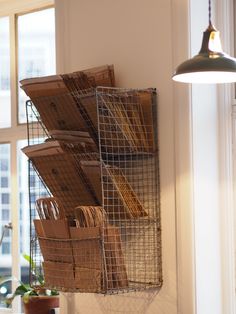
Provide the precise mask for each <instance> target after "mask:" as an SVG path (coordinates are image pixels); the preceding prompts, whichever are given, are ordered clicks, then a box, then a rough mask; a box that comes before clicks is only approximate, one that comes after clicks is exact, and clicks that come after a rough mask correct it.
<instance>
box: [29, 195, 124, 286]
mask: <svg viewBox="0 0 236 314" xmlns="http://www.w3.org/2000/svg"><path fill="white" fill-rule="evenodd" d="M36 204H37V210H38V213H39V217H40V218H41V219H40V220H34V224H35V229H36V232H37V234H38V237H39V244H40V248H41V251H42V255H43V257H44V262H43V269H44V275H45V281H46V286H47V287H50V288H57V289H62V290H64V291H77V290H78V291H81V292H101V291H103V292H104V291H107V290H108V289H109V290H110V289H115V288H125V287H127V286H128V279H127V274H126V267H125V262H124V257H123V253H122V249H121V238H120V233H119V229H118V228H117V227H114V226H111V225H109V224H108V223H107V219H106V213H105V212H104V210H103V208H102V207H98V206H96V207H91V206H90V207H88V206H83V207H81V206H80V207H77V208H75V211H74V217H75V226H72V225H71V222H69V221H68V220H67V219H66V218H65V213H64V209H63V207H61V206H59V207H58V204H60V202H59V201H58V200H56V199H55V198H44V199H39V200H37V202H36ZM55 208H57V209H58V210H57V213H58V214H57V215H55V214H53V213H52V212H53V211H55ZM61 211H63V214H62V215H61V214H60V212H61ZM104 233H105V242H104V245H105V250H104V251H103V246H102V245H101V242H102V239H103V237H104ZM107 278H108V279H107Z"/></svg>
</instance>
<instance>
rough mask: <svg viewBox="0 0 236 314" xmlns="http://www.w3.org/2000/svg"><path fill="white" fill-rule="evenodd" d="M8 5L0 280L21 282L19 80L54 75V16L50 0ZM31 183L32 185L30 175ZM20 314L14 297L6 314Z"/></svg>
mask: <svg viewBox="0 0 236 314" xmlns="http://www.w3.org/2000/svg"><path fill="white" fill-rule="evenodd" d="M6 3H7V2H6ZM14 3H15V4H14V5H15V6H16V7H14V5H12V6H11V8H9V14H6V12H4V15H2V13H1V10H2V6H0V69H1V70H0V237H1V235H2V231H3V228H4V226H6V225H8V223H9V222H12V225H13V230H14V232H12V230H11V229H4V230H5V232H4V239H3V241H2V245H1V246H0V277H4V276H13V277H16V278H19V279H21V280H22V281H25V282H27V280H28V279H27V278H28V264H27V262H26V261H25V260H24V259H23V257H22V253H27V254H29V244H30V242H29V240H30V239H29V232H30V219H29V199H28V175H27V174H28V162H27V158H26V156H24V155H23V153H22V152H21V148H22V147H23V146H26V145H27V140H26V139H27V128H26V124H25V122H26V114H25V100H26V96H25V95H24V93H23V91H22V90H21V89H20V87H19V80H21V79H25V78H29V77H36V76H45V75H52V74H55V64H56V62H55V18H54V14H55V12H54V8H53V7H52V5H53V4H54V2H53V0H41V1H40V2H39V1H37V0H32V1H27V0H22V1H16V2H14ZM35 5H36V6H38V5H40V7H35ZM31 180H33V181H35V182H37V179H36V178H33V177H32V176H31ZM18 235H19V236H18ZM12 243H14V245H12ZM19 253H20V254H19ZM19 265H20V266H21V267H20V271H19ZM0 288H2V287H1V286H0ZM6 290H7V292H4V294H3V293H2V291H6ZM9 292H11V285H10V284H7V285H6V286H5V287H4V289H0V314H1V313H2V311H3V310H1V309H2V308H4V307H5V304H4V302H3V297H4V296H5V295H6V293H9ZM20 312H21V310H20V298H19V299H18V301H16V302H15V303H14V304H13V306H12V313H20Z"/></svg>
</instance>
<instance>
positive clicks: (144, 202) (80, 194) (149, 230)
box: [23, 78, 162, 294]
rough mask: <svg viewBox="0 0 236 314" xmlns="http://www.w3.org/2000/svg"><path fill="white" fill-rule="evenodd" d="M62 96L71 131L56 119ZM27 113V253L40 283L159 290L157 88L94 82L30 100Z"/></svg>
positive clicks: (89, 289) (71, 289)
mask: <svg viewBox="0 0 236 314" xmlns="http://www.w3.org/2000/svg"><path fill="white" fill-rule="evenodd" d="M67 79H68V78H67ZM105 84H106V82H104V85H105ZM72 102H73V104H72V105H71V103H72ZM62 103H63V108H64V109H63V111H65V110H66V109H65V108H67V109H68V114H67V116H66V119H68V118H69V117H70V116H73V117H76V114H77V115H78V111H79V115H78V116H79V119H78V124H77V125H76V124H75V123H74V127H73V129H68V128H64V126H65V125H68V124H69V122H66V123H61V124H60V123H58V121H61V117H60V114H58V115H56V114H55V112H57V113H58V110H57V108H58V106H59V108H60V107H61V104H62ZM39 104H40V105H39ZM43 104H44V107H43ZM49 104H53V105H51V106H49ZM48 107H49V109H48ZM42 108H43V109H42ZM52 108H53V109H52ZM42 110H44V111H47V110H48V111H47V112H46V113H45V112H44V115H41V113H40V111H42ZM70 110H71V112H70V113H69V111H70ZM74 111H76V112H75V113H74ZM45 115H46V116H47V121H51V122H50V124H49V123H48V122H46V123H44V121H43V118H42V117H43V116H45ZM27 118H28V123H27V124H28V138H29V142H28V146H27V147H25V148H23V152H24V153H25V154H26V155H27V156H28V158H29V160H30V169H31V171H30V172H29V183H30V184H29V186H30V187H29V189H30V196H31V202H30V205H31V221H32V227H31V258H32V261H33V264H34V267H36V271H37V273H42V274H44V277H45V286H46V287H47V288H50V289H52V288H53V289H58V290H60V291H67V292H93V293H94V292H95V293H105V294H107V293H117V292H128V291H134V290H142V289H148V288H154V287H161V285H162V266H161V265H162V263H161V225H160V180H159V160H158V140H157V136H158V134H157V102H156V90H155V89H120V88H115V87H113V86H109V87H95V86H94V87H93V88H89V89H84V90H82V89H81V90H79V91H78V90H77V91H76V90H73V91H66V92H65V93H60V94H59V95H58V94H56V93H54V95H46V96H37V97H31V101H28V102H27ZM64 118H65V116H64ZM57 119H58V120H57ZM81 121H82V122H81ZM74 122H75V121H74ZM80 122H81V124H80ZM46 125H47V127H46ZM55 127H56V129H55ZM35 172H36V174H37V176H38V179H37V180H38V181H37V182H38V190H37V191H36V190H35V185H36V184H34V185H32V182H33V181H34V183H35V180H36V179H35ZM32 196H33V198H32ZM37 284H38V283H37V282H35V281H34V278H33V277H31V285H37Z"/></svg>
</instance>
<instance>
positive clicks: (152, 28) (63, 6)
mask: <svg viewBox="0 0 236 314" xmlns="http://www.w3.org/2000/svg"><path fill="white" fill-rule="evenodd" d="M171 4H172V3H171V1H170V0H159V1H156V0H146V1H143V0H129V1H127V0H119V1H115V0H114V1H111V0H100V1H94V0H86V1H83V0H67V1H63V0H58V1H56V21H57V31H58V33H57V35H58V36H57V50H58V70H59V72H65V71H73V70H80V69H81V70H82V69H86V68H89V67H93V66H97V65H102V64H114V66H115V75H116V83H117V86H121V87H138V88H145V87H156V88H157V91H158V106H159V139H160V169H161V206H162V210H161V216H162V230H163V231H162V247H163V250H162V253H163V272H164V284H163V287H162V289H161V291H160V292H159V293H158V294H157V293H155V292H153V291H147V292H141V293H130V294H125V295H119V296H106V297H101V296H97V295H96V296H93V295H81V294H78V295H76V298H75V299H73V301H71V302H70V305H69V309H68V311H67V313H68V314H72V313H73V314H74V313H80V314H83V313H84V314H89V313H96V314H97V313H103V314H105V313H116V312H118V311H120V313H158V314H162V313H168V314H174V313H177V294H176V285H177V280H176V267H177V265H176V228H175V172H174V158H175V156H174V115H173V106H174V100H173V84H172V80H171V76H172V70H173V66H172V42H171V40H172V21H171V18H172V7H171ZM71 297H72V296H71ZM70 300H71V299H70ZM73 304H74V305H73ZM65 308H66V306H65V307H64V309H63V313H64V311H66V310H65ZM76 311H77V312H76ZM186 313H187V312H186ZM188 314H190V312H188Z"/></svg>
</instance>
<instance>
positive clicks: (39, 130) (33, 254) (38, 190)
mask: <svg viewBox="0 0 236 314" xmlns="http://www.w3.org/2000/svg"><path fill="white" fill-rule="evenodd" d="M26 113H27V133H28V145H34V144H40V143H42V142H43V141H44V140H45V139H46V138H48V133H47V130H46V129H45V127H44V125H43V124H42V123H41V119H40V116H39V114H38V112H37V110H36V108H35V107H34V105H33V103H32V102H31V101H30V100H28V101H27V102H26ZM28 169H29V172H28V173H29V177H28V186H29V209H30V258H31V260H32V261H33V263H34V265H35V268H36V269H37V271H36V272H37V277H36V276H35V275H34V273H35V272H34V269H32V265H30V270H29V271H30V273H29V278H30V283H31V285H32V286H37V285H39V284H40V283H39V282H38V280H37V278H39V276H41V275H43V269H42V255H41V252H40V249H39V243H38V238H37V235H36V234H35V228H34V224H33V221H34V219H37V218H38V214H37V212H36V210H35V201H36V199H38V198H41V197H47V196H49V195H50V192H49V190H48V188H47V187H46V185H45V184H44V183H43V181H42V180H41V179H40V176H39V175H38V173H37V171H36V169H35V168H34V166H33V164H32V162H31V161H30V160H28Z"/></svg>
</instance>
